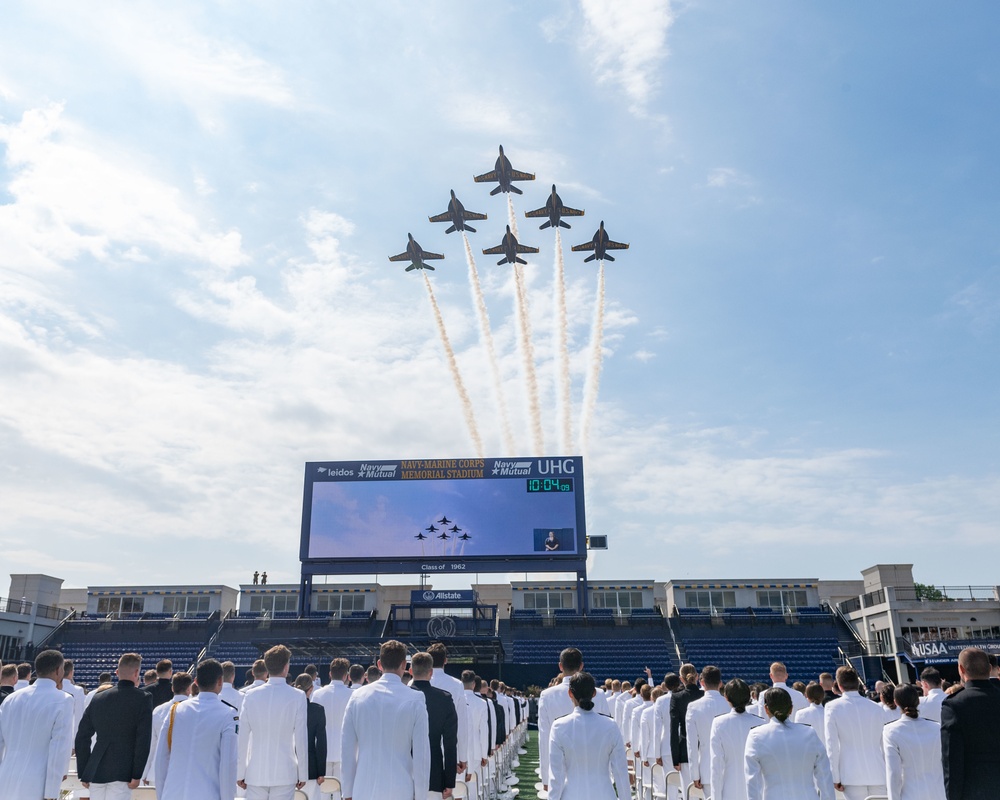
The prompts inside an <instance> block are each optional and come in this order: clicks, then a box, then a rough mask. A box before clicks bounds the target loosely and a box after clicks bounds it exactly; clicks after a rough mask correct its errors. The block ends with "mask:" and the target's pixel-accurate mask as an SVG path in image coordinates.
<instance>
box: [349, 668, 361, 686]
mask: <svg viewBox="0 0 1000 800" xmlns="http://www.w3.org/2000/svg"><path fill="white" fill-rule="evenodd" d="M348 674H349V675H350V676H351V683H361V681H362V680H363V679H364V677H365V668H364V667H363V666H361V665H360V664H351V668H350V669H349V670H348Z"/></svg>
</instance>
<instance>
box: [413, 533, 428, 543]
mask: <svg viewBox="0 0 1000 800" xmlns="http://www.w3.org/2000/svg"><path fill="white" fill-rule="evenodd" d="M413 538H414V539H419V540H420V541H421V542H422V541H423V540H424V539H426V538H427V537H426V536H424V534H423V532H422V531H421V532H420V533H418V534H417V535H416V536H414V537H413Z"/></svg>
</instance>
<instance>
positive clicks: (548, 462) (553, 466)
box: [538, 458, 576, 475]
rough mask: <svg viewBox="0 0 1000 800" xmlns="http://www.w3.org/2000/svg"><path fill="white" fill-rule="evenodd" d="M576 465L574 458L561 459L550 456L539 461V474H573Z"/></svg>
mask: <svg viewBox="0 0 1000 800" xmlns="http://www.w3.org/2000/svg"><path fill="white" fill-rule="evenodd" d="M575 469H576V465H575V464H574V463H573V459H572V458H564V459H562V460H561V461H560V460H559V459H557V458H548V459H545V460H544V461H543V460H541V459H539V461H538V474H539V475H572V474H573V472H574V470H575Z"/></svg>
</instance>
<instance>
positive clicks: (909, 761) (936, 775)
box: [882, 686, 945, 800]
mask: <svg viewBox="0 0 1000 800" xmlns="http://www.w3.org/2000/svg"><path fill="white" fill-rule="evenodd" d="M893 699H894V700H895V702H896V707H897V708H898V709H899V710H900V712H902V716H901V717H900V718H899V719H898V720H896V721H895V722H890V723H889V724H888V725H886V726H885V727H884V728H883V729H882V752H883V753H884V755H885V783H886V788H887V789H888V792H889V800H945V793H944V770H943V769H942V766H941V726H940V725H938V724H937V723H936V722H932V721H931V720H929V719H924V718H923V717H921V716H920V713H919V712H918V711H917V707H918V705H919V703H920V697H919V695H918V694H917V690H916V688H915V687H913V686H899V687H897V688H896V690H895V692H894V693H893Z"/></svg>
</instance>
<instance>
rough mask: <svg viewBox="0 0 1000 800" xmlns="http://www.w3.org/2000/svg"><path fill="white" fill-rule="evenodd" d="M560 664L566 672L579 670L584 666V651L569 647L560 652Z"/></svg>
mask: <svg viewBox="0 0 1000 800" xmlns="http://www.w3.org/2000/svg"><path fill="white" fill-rule="evenodd" d="M559 666H560V667H561V668H562V671H563V672H564V673H567V672H579V670H580V668H581V667H582V666H583V653H581V652H580V651H579V650H577V649H576V648H575V647H567V648H566V649H565V650H563V651H562V652H561V653H560V654H559Z"/></svg>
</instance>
